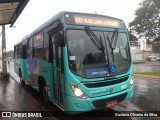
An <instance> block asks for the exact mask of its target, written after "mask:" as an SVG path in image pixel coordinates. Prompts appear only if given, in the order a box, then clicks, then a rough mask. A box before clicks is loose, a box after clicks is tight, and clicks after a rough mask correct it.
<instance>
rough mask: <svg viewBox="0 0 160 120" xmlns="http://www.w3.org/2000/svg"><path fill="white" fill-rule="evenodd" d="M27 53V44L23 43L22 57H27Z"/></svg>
mask: <svg viewBox="0 0 160 120" xmlns="http://www.w3.org/2000/svg"><path fill="white" fill-rule="evenodd" d="M26 54H27V53H26V45H23V48H22V58H23V59H26V56H27V55H26Z"/></svg>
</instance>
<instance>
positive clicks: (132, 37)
mask: <svg viewBox="0 0 160 120" xmlns="http://www.w3.org/2000/svg"><path fill="white" fill-rule="evenodd" d="M129 37H130V44H131V45H135V46H138V38H137V37H136V36H135V35H134V33H133V32H132V31H129Z"/></svg>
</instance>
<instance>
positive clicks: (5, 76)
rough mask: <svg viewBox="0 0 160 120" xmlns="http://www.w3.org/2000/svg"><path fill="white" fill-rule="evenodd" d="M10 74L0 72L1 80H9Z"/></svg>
mask: <svg viewBox="0 0 160 120" xmlns="http://www.w3.org/2000/svg"><path fill="white" fill-rule="evenodd" d="M9 78H10V74H9V73H3V72H1V79H2V80H9Z"/></svg>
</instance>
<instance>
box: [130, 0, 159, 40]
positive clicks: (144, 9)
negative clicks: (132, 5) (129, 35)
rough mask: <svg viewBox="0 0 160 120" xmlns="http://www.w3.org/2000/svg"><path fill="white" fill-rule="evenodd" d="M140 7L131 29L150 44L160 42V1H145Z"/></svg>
mask: <svg viewBox="0 0 160 120" xmlns="http://www.w3.org/2000/svg"><path fill="white" fill-rule="evenodd" d="M139 5H140V7H139V8H138V9H137V10H136V11H135V19H134V20H133V21H132V22H131V23H130V24H129V27H130V29H131V30H132V31H135V32H136V33H137V34H139V35H140V36H144V37H145V38H146V39H147V41H148V42H150V41H154V42H157V43H158V42H160V0H143V1H142V2H141V3H140V4H139Z"/></svg>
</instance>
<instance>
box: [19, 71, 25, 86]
mask: <svg viewBox="0 0 160 120" xmlns="http://www.w3.org/2000/svg"><path fill="white" fill-rule="evenodd" d="M19 79H20V83H21V84H22V85H23V84H24V80H23V79H22V71H21V70H19Z"/></svg>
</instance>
